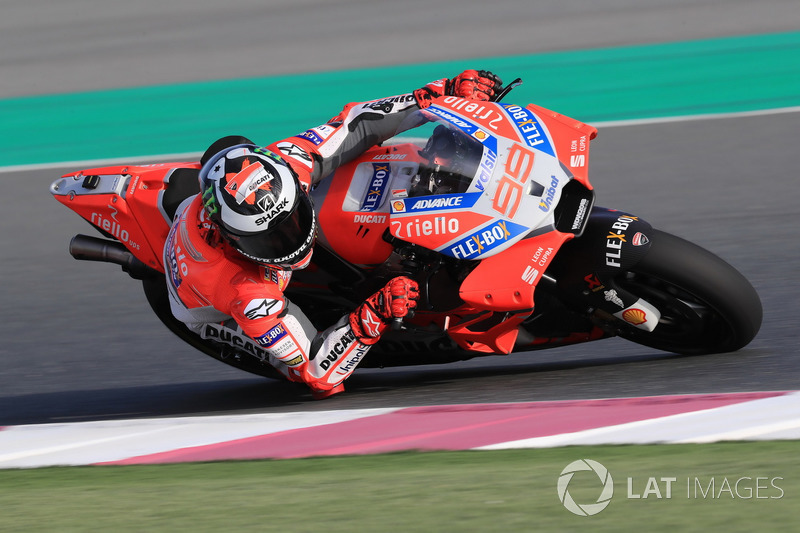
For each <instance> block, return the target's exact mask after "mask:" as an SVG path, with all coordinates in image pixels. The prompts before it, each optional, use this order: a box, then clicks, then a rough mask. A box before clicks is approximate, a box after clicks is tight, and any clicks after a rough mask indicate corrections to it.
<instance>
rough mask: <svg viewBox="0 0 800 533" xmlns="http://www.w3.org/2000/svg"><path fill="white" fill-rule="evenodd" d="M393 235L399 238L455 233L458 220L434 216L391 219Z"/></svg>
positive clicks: (457, 228)
mask: <svg viewBox="0 0 800 533" xmlns="http://www.w3.org/2000/svg"><path fill="white" fill-rule="evenodd" d="M392 228H393V230H394V235H395V236H396V237H397V238H399V239H408V238H413V237H423V236H429V235H448V234H452V235H457V234H458V232H459V222H458V219H457V218H448V217H445V216H435V217H433V218H423V219H421V218H419V217H416V218H413V219H412V218H403V219H401V220H393V221H392Z"/></svg>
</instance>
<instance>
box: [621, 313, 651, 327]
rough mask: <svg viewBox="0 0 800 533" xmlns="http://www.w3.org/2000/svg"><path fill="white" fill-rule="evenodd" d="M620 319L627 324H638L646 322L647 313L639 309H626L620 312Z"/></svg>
mask: <svg viewBox="0 0 800 533" xmlns="http://www.w3.org/2000/svg"><path fill="white" fill-rule="evenodd" d="M622 319H623V320H624V321H625V322H628V323H629V324H633V325H634V326H638V325H639V324H644V323H645V322H647V314H646V313H645V312H644V311H642V310H641V309H626V310H625V311H623V313H622Z"/></svg>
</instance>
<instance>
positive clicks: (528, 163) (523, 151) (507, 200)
mask: <svg viewBox="0 0 800 533" xmlns="http://www.w3.org/2000/svg"><path fill="white" fill-rule="evenodd" d="M535 155H536V154H535V153H534V152H533V151H532V150H530V149H528V148H526V147H524V146H522V145H519V144H515V145H514V146H512V147H511V149H510V150H509V151H508V157H507V158H506V168H505V171H504V173H503V177H502V178H501V179H500V182H499V183H498V184H497V190H496V191H495V193H494V198H492V207H493V208H494V210H495V211H497V212H498V213H500V214H501V215H503V216H505V217H508V218H514V215H516V214H517V209H519V204H520V202H521V201H522V196H523V188H524V185H525V182H526V181H527V180H528V175H529V174H530V173H531V170H533V161H534V157H535Z"/></svg>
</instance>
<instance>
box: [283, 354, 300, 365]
mask: <svg viewBox="0 0 800 533" xmlns="http://www.w3.org/2000/svg"><path fill="white" fill-rule="evenodd" d="M303 361H304V359H303V356H302V355H298V356H297V357H295V358H294V359H289V360H288V361H284V362H283V364H285V365H286V366H297V365H299V364H301V363H302V362H303Z"/></svg>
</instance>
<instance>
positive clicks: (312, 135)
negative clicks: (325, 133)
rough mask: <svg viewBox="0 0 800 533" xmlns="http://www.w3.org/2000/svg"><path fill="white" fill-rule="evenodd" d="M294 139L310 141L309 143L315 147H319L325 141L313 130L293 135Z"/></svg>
mask: <svg viewBox="0 0 800 533" xmlns="http://www.w3.org/2000/svg"><path fill="white" fill-rule="evenodd" d="M295 137H298V138H300V139H305V140H307V141H311V143H312V144H314V145H315V146H319V145H320V144H322V142H323V141H324V140H325V139H323V138H322V137H320V136H319V134H318V133H317V132H316V131H314V129H313V128H312V129H310V130H306V131H304V132H303V133H300V134H299V135H295Z"/></svg>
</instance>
